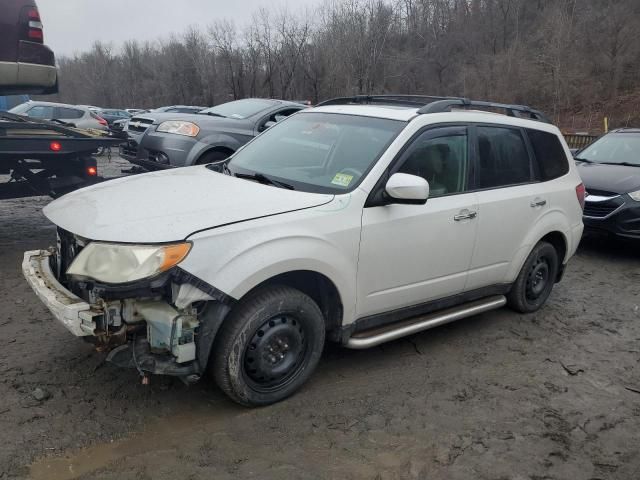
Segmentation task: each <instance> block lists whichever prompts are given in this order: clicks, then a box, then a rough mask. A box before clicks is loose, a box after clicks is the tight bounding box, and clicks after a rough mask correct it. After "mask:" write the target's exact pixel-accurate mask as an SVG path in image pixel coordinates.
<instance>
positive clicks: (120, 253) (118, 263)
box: [67, 242, 191, 283]
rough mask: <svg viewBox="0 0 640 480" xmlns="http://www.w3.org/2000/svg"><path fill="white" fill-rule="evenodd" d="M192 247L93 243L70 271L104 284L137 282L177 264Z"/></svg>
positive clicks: (68, 271)
mask: <svg viewBox="0 0 640 480" xmlns="http://www.w3.org/2000/svg"><path fill="white" fill-rule="evenodd" d="M189 250H191V244H190V243H188V242H184V243H177V244H173V245H161V246H155V245H121V244H114V243H100V242H92V243H90V244H89V245H87V246H86V247H85V248H84V249H83V250H82V251H81V252H80V254H79V255H78V256H77V257H76V258H75V260H74V261H73V263H72V264H71V266H70V267H69V269H68V270H67V274H69V275H77V276H82V277H89V278H93V279H94V280H98V281H100V282H104V283H127V282H134V281H136V280H141V279H143V278H148V277H152V276H154V275H157V274H158V273H161V272H165V271H167V270H169V269H170V268H172V267H174V266H176V265H177V264H178V263H180V262H181V261H182V260H184V258H185V257H186V256H187V254H188V253H189Z"/></svg>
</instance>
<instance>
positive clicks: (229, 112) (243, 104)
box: [200, 98, 274, 120]
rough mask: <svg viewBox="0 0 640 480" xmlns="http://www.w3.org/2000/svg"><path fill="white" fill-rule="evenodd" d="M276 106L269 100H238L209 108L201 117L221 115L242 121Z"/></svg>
mask: <svg viewBox="0 0 640 480" xmlns="http://www.w3.org/2000/svg"><path fill="white" fill-rule="evenodd" d="M273 105H274V104H273V102H270V101H268V100H258V99H255V98H249V99H245V100H236V101H235V102H229V103H223V104H222V105H217V106H215V107H211V108H207V109H206V110H202V111H201V112H200V114H201V115H219V116H221V117H227V118H235V119H238V120H242V119H245V118H249V117H252V116H254V115H255V114H256V113H260V112H262V111H263V110H266V109H267V108H269V107H272V106H273Z"/></svg>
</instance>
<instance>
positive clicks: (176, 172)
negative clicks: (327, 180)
mask: <svg viewBox="0 0 640 480" xmlns="http://www.w3.org/2000/svg"><path fill="white" fill-rule="evenodd" d="M332 199H333V195H324V194H317V193H305V192H298V191H292V190H286V189H282V188H277V187H272V186H268V185H262V184H259V183H256V182H254V181H250V180H243V179H239V178H235V177H231V176H229V175H223V174H221V173H216V172H213V171H211V170H209V169H207V167H205V166H198V167H188V168H180V169H172V170H165V171H162V172H153V173H147V174H143V175H135V176H131V177H126V178H121V179H117V180H111V181H107V182H104V183H101V184H98V185H95V186H92V187H88V188H84V189H81V190H77V191H75V192H72V193H69V194H67V195H65V196H63V197H61V198H59V199H57V200H54V201H53V202H51V203H50V204H49V205H47V206H46V207H45V208H44V210H43V211H44V214H45V216H46V217H47V218H48V219H49V220H51V221H52V222H53V223H54V224H56V225H58V226H59V227H61V228H63V229H65V230H67V231H69V232H72V233H74V234H76V235H79V236H81V237H84V238H87V239H91V240H102V241H110V242H124V243H162V242H173V241H177V240H183V239H186V238H187V237H189V236H190V235H191V234H193V233H194V232H197V231H201V230H206V229H210V228H215V227H219V226H222V225H228V224H231V223H237V222H242V221H246V220H252V219H257V218H261V217H266V216H271V215H278V214H282V213H286V212H291V211H295V210H302V209H305V208H311V207H315V206H319V205H323V204H325V203H329V202H330V201H331V200H332Z"/></svg>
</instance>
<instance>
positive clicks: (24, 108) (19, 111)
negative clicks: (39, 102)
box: [9, 102, 31, 115]
mask: <svg viewBox="0 0 640 480" xmlns="http://www.w3.org/2000/svg"><path fill="white" fill-rule="evenodd" d="M30 106H31V103H29V102H26V103H23V104H21V105H18V106H17V107H13V108H12V109H11V110H9V113H15V114H16V115H22V114H23V113H24V112H26V111H27V110H29V107H30Z"/></svg>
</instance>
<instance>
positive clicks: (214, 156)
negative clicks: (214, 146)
mask: <svg viewBox="0 0 640 480" xmlns="http://www.w3.org/2000/svg"><path fill="white" fill-rule="evenodd" d="M228 157H229V154H228V153H226V152H221V151H219V150H214V151H212V152H207V153H205V154H204V155H202V156H201V157H200V158H199V159H198V160H197V161H196V163H195V164H196V165H208V164H210V163H214V162H219V161H220V160H225V159H226V158H228Z"/></svg>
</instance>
